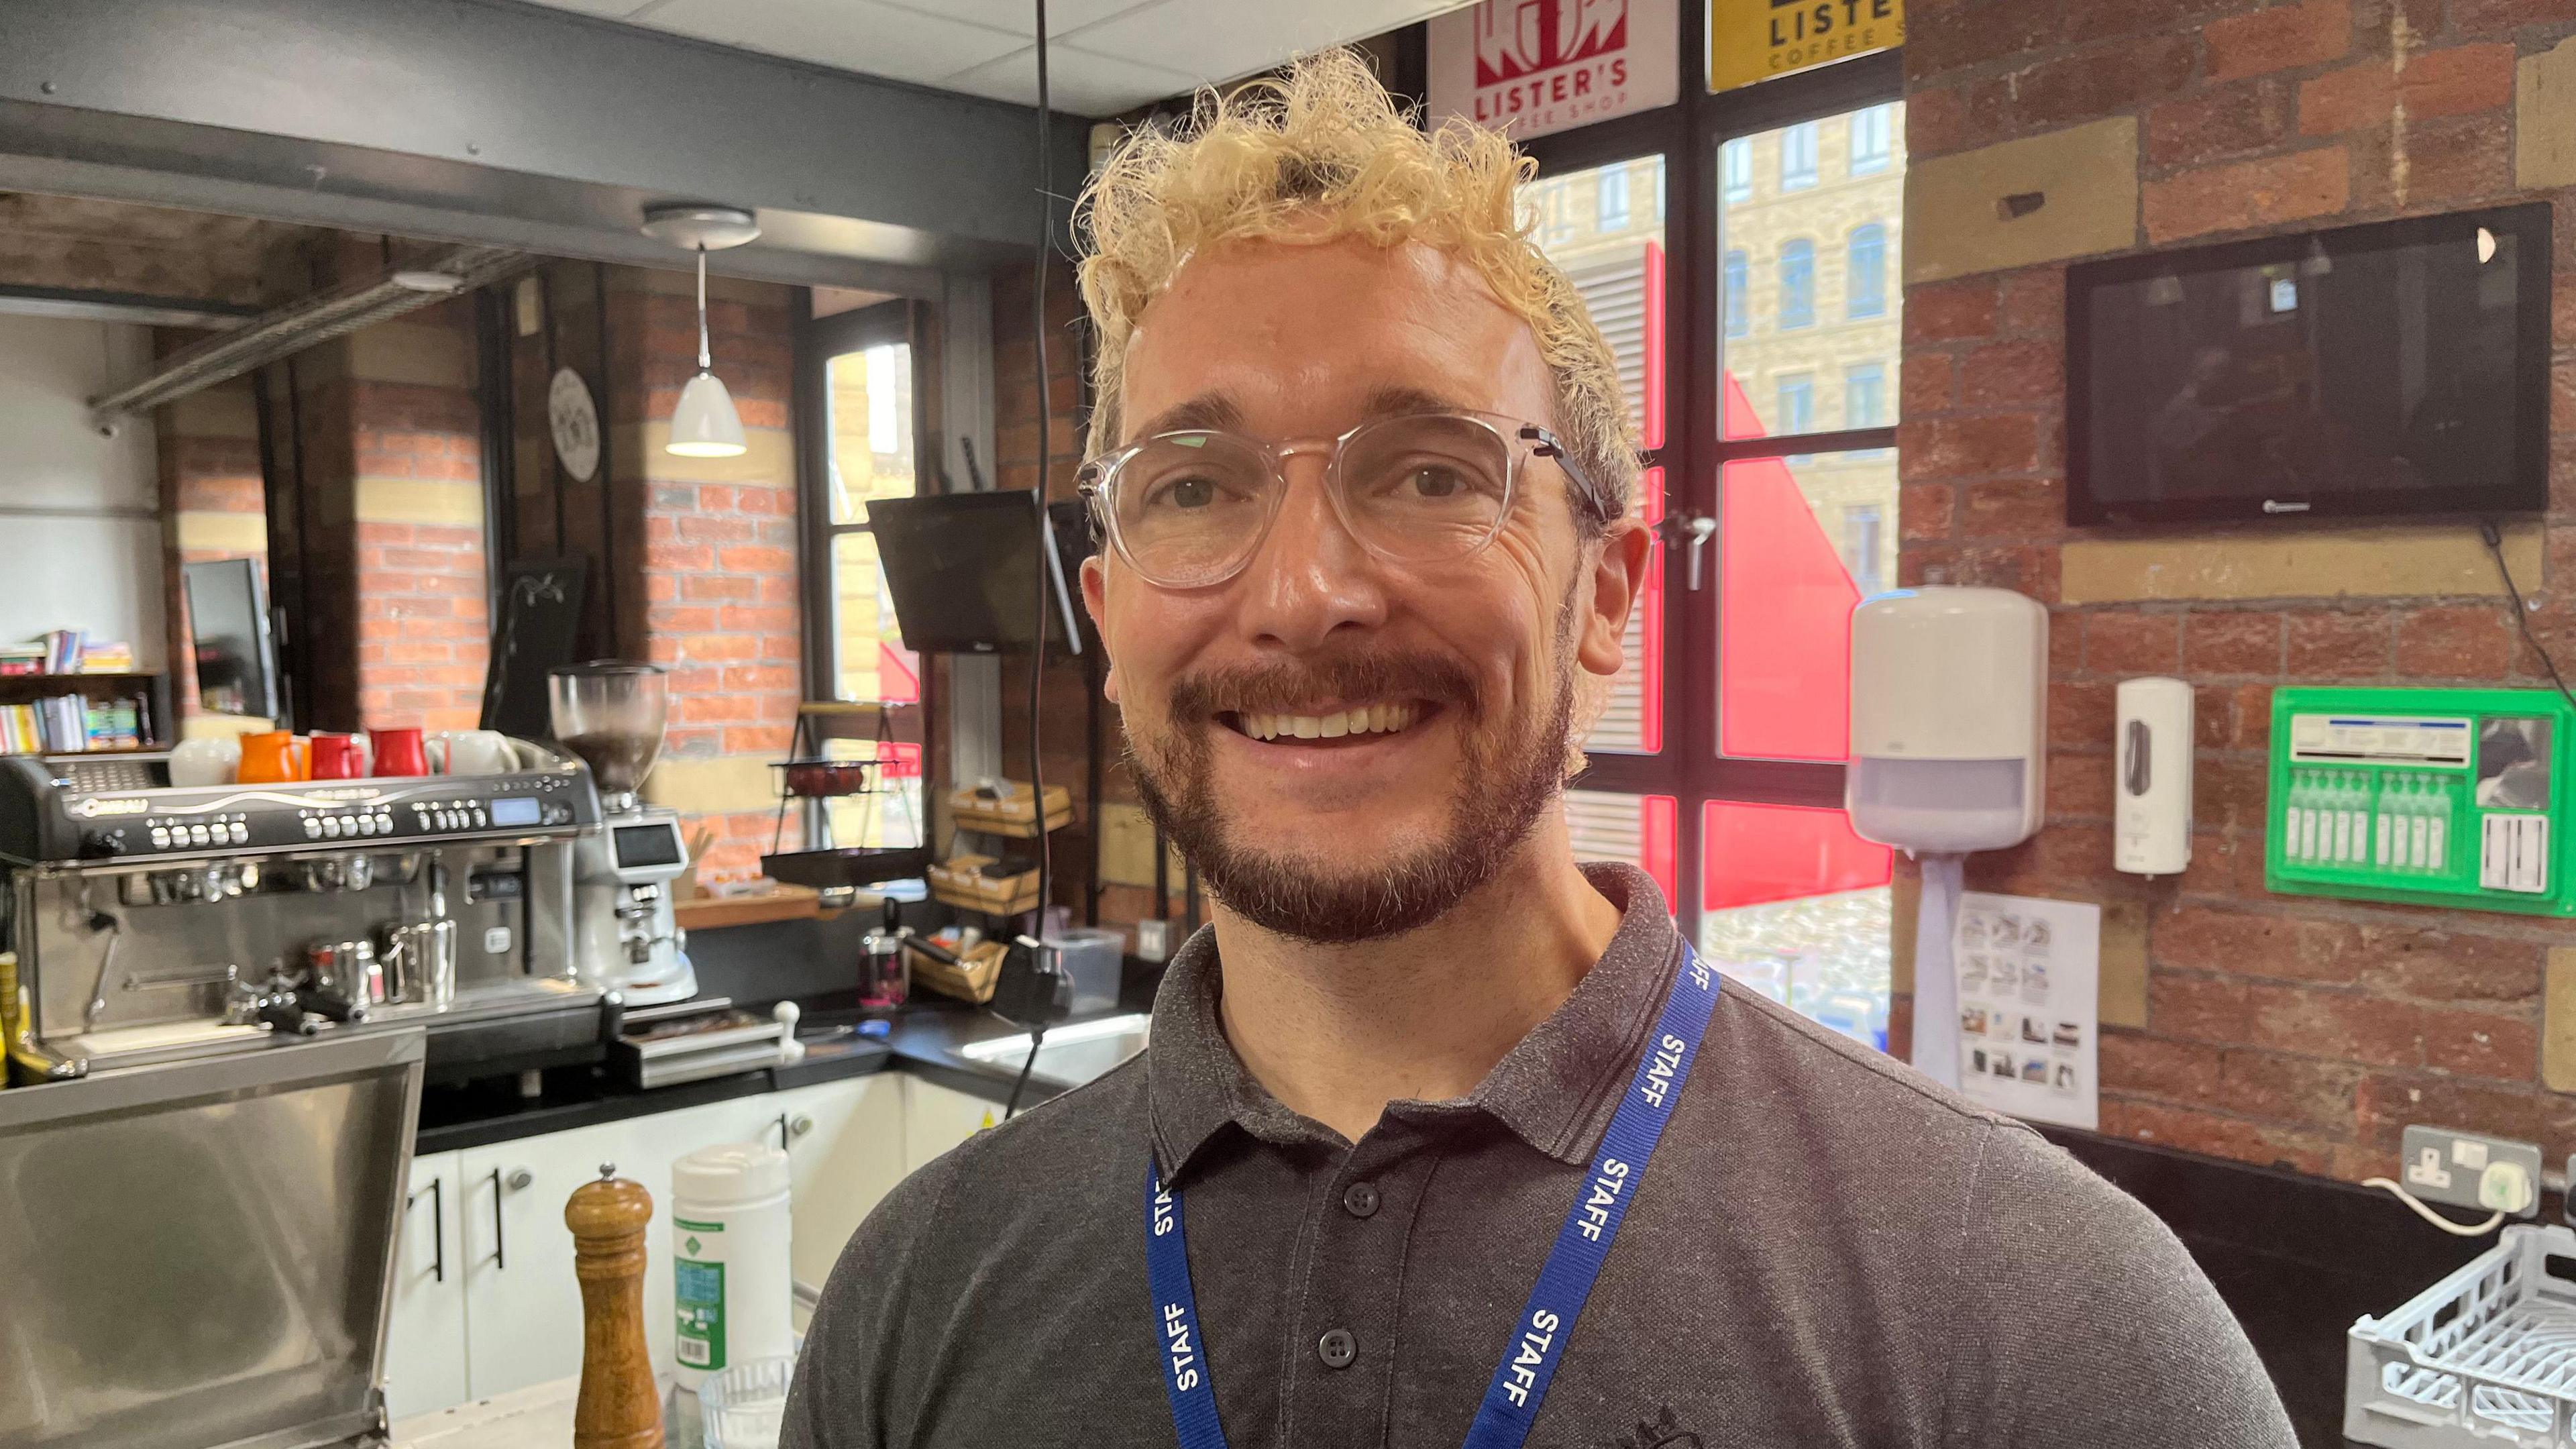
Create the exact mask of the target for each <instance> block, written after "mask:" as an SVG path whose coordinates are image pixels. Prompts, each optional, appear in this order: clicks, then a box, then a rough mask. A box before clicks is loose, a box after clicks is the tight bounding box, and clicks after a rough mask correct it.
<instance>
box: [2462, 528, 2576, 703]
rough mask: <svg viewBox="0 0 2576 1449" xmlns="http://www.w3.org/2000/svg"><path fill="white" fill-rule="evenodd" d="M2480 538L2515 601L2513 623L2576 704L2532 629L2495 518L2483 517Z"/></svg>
mask: <svg viewBox="0 0 2576 1449" xmlns="http://www.w3.org/2000/svg"><path fill="white" fill-rule="evenodd" d="M2478 537H2479V538H2481V539H2483V540H2485V542H2486V546H2487V552H2488V553H2491V554H2493V555H2495V566H2496V576H2497V577H2498V578H2501V579H2503V580H2504V596H2505V598H2507V599H2508V600H2510V601H2512V604H2513V622H2514V625H2515V627H2517V628H2519V629H2521V630H2522V642H2523V643H2525V644H2528V645H2530V646H2531V652H2532V653H2534V654H2537V655H2539V656H2540V667H2541V668H2543V669H2546V670H2548V671H2549V682H2550V683H2552V684H2554V685H2557V686H2558V692H2559V693H2560V694H2563V695H2566V696H2567V702H2568V703H2570V704H2576V692H2571V691H2570V690H2569V689H2568V688H2567V681H2566V680H2564V679H2562V678H2560V677H2559V674H2558V661H2557V660H2555V659H2552V658H2550V657H2549V651H2548V650H2547V649H2546V648H2543V647H2542V646H2541V643H2540V640H2539V638H2538V637H2537V636H2535V635H2534V634H2533V633H2532V632H2531V610H2530V609H2528V608H2526V607H2525V606H2524V605H2523V602H2522V590H2521V589H2519V588H2516V587H2515V586H2514V582H2513V569H2512V568H2511V567H2510V566H2509V565H2507V564H2506V563H2505V561H2504V535H2503V534H2501V533H2499V532H2497V530H2496V526H2495V522H2494V520H2492V519H2480V520H2479V521H2478Z"/></svg>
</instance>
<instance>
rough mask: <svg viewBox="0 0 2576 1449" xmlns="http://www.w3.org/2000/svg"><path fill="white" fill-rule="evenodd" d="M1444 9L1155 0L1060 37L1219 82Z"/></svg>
mask: <svg viewBox="0 0 2576 1449" xmlns="http://www.w3.org/2000/svg"><path fill="white" fill-rule="evenodd" d="M1449 8H1451V0H1300V3H1297V4H1294V5H1285V4H1279V3H1276V0H1229V3H1223V4H1214V5H1212V4H1209V3H1208V0H1161V3H1159V4H1156V5H1151V6H1146V7H1142V8H1139V9H1135V10H1129V11H1126V12H1124V13H1122V14H1120V15H1117V16H1114V17H1112V18H1110V19H1107V20H1103V21H1101V22H1099V23H1097V24H1094V25H1089V26H1085V27H1084V28H1082V29H1081V30H1078V31H1075V32H1072V33H1071V34H1069V35H1067V36H1065V37H1064V42H1065V43H1066V44H1069V45H1071V46H1074V47H1075V48H1078V49H1080V50H1083V51H1086V52H1090V53H1093V54H1105V55H1116V56H1121V57H1124V58H1125V59H1127V60H1128V61H1130V62H1133V63H1137V64H1142V65H1148V66H1155V67H1158V68H1160V69H1163V70H1170V71H1179V72H1181V73H1183V74H1186V75H1188V76H1190V77H1192V78H1193V79H1194V80H1199V81H1225V80H1232V79H1234V78H1235V77H1237V76H1242V75H1249V74H1251V73H1252V72H1254V71H1259V70H1267V69H1269V68H1270V67H1272V66H1274V65H1277V64H1279V63H1280V62H1282V61H1284V60H1286V59H1288V57H1290V56H1292V55H1295V54H1296V53H1297V52H1299V51H1301V50H1313V49H1316V48H1318V47H1321V46H1327V45H1339V44H1341V43H1343V42H1345V41H1351V40H1359V39H1362V38H1364V37H1367V36H1371V35H1376V34H1378V33H1379V32H1381V31H1386V30H1392V29H1394V28H1396V27H1397V26H1400V25H1406V24H1410V23H1411V22H1413V21H1415V20H1418V19H1420V18H1422V17H1423V16H1425V15H1429V14H1433V13H1435V12H1437V11H1441V10H1446V9H1449Z"/></svg>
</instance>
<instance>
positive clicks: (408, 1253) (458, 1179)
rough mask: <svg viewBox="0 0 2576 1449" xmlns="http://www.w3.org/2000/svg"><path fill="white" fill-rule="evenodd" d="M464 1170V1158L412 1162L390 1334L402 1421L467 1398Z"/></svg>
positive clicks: (391, 1386)
mask: <svg viewBox="0 0 2576 1449" xmlns="http://www.w3.org/2000/svg"><path fill="white" fill-rule="evenodd" d="M464 1170H465V1166H464V1160H463V1154H461V1153H455V1152H441V1153H438V1154H436V1155H435V1156H431V1157H416V1158H413V1159H412V1164H411V1182H410V1184H409V1186H408V1188H407V1190H406V1193H405V1196H404V1207H403V1224H402V1239H401V1241H400V1242H399V1243H397V1244H396V1245H395V1249H394V1308H393V1317H392V1321H391V1323H390V1324H389V1325H388V1326H387V1328H386V1330H385V1406H386V1410H387V1412H389V1413H391V1414H392V1415H393V1416H394V1417H395V1418H397V1419H400V1418H404V1417H406V1416H408V1415H412V1414H419V1413H426V1412H428V1411H430V1410H433V1409H444V1408H446V1407H447V1406H449V1405H450V1404H457V1403H462V1402H464V1401H465V1399H466V1397H467V1393H466V1376H465V1250H464V1244H463V1241H462V1229H463V1226H464V1225H463V1223H462V1222H461V1221H460V1220H459V1218H458V1214H459V1213H460V1212H462V1211H463V1210H464V1202H463V1200H462V1199H461V1197H460V1196H459V1194H460V1192H461V1191H462V1189H463V1186H464V1183H463V1174H464Z"/></svg>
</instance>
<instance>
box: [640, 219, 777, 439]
mask: <svg viewBox="0 0 2576 1449" xmlns="http://www.w3.org/2000/svg"><path fill="white" fill-rule="evenodd" d="M644 234H645V235H646V236H649V237H652V238H654V239H655V240H657V241H666V242H670V243H672V244H674V245H676V246H684V247H688V248H690V249H691V250H693V251H695V252H696V253H697V254H698V375H697V376H695V377H693V378H690V379H689V383H688V386H686V387H683V388H681V389H680V405H679V406H678V407H677V408H675V409H673V410H672V413H671V440H670V442H669V443H667V444H665V445H664V448H665V450H666V451H668V452H671V453H676V454H678V455H679V456H681V457H683V458H739V457H741V456H742V455H743V453H744V452H745V451H747V448H746V445H745V444H744V442H743V437H742V415H741V414H740V413H738V412H736V411H734V406H733V394H732V393H731V392H729V391H727V390H726V388H725V385H724V380H723V379H722V378H719V377H717V376H716V374H715V359H714V357H713V355H712V354H711V353H710V352H709V350H708V346H707V253H708V252H710V251H721V250H723V249H724V248H726V247H738V246H741V245H742V244H743V243H744V242H747V241H750V240H751V239H752V238H754V237H757V236H759V235H760V224H759V223H758V222H757V221H755V220H753V219H752V215H751V213H750V212H747V211H744V210H742V209H740V208H738V207H731V206H709V205H706V204H704V203H700V202H669V203H665V204H662V205H659V206H651V207H647V208H645V210H644Z"/></svg>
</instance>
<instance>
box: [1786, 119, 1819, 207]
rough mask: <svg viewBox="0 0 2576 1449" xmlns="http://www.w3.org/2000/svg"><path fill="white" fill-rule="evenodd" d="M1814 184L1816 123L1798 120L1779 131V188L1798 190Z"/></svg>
mask: <svg viewBox="0 0 2576 1449" xmlns="http://www.w3.org/2000/svg"><path fill="white" fill-rule="evenodd" d="M1815 184H1816V123H1815V122H1813V121H1800V122H1799V123H1798V124H1796V125H1794V126H1788V127H1784V128H1783V129H1782V130H1781V132H1780V189H1781V190H1782V191H1800V190H1804V189H1805V188H1807V187H1810V186H1813V185H1815Z"/></svg>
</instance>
